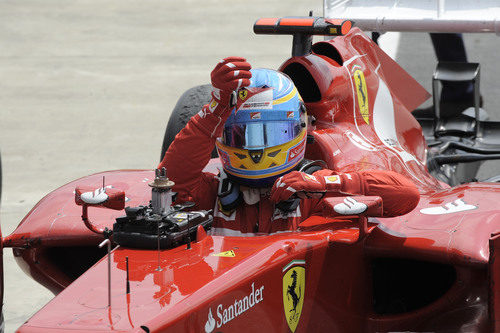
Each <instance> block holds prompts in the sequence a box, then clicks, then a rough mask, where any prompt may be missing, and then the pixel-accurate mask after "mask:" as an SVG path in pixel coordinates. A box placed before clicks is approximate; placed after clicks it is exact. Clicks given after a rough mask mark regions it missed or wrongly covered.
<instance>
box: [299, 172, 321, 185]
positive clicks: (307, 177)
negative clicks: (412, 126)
mask: <svg viewBox="0 0 500 333" xmlns="http://www.w3.org/2000/svg"><path fill="white" fill-rule="evenodd" d="M302 176H303V177H304V178H305V180H312V181H314V182H317V183H319V182H318V180H317V179H316V177H314V176H313V175H308V174H304V175H302Z"/></svg>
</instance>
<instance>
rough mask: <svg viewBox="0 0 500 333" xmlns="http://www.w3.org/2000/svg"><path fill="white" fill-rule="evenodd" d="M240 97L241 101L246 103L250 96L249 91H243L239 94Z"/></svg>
mask: <svg viewBox="0 0 500 333" xmlns="http://www.w3.org/2000/svg"><path fill="white" fill-rule="evenodd" d="M238 96H239V97H240V99H241V100H242V101H244V100H245V99H246V98H247V96H248V91H247V90H246V89H241V90H240V91H239V92H238Z"/></svg>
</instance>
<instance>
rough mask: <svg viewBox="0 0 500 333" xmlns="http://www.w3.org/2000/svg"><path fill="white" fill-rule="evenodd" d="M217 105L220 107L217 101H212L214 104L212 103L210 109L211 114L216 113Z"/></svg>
mask: <svg viewBox="0 0 500 333" xmlns="http://www.w3.org/2000/svg"><path fill="white" fill-rule="evenodd" d="M217 105H219V104H218V103H217V101H216V100H215V99H212V102H210V105H209V107H208V109H209V110H210V112H214V110H215V108H216V107H217Z"/></svg>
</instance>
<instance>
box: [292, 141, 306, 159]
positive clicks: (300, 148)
mask: <svg viewBox="0 0 500 333" xmlns="http://www.w3.org/2000/svg"><path fill="white" fill-rule="evenodd" d="M304 147H305V141H302V142H301V143H300V144H299V145H298V146H297V147H295V148H292V149H291V150H290V155H289V156H288V161H291V160H293V159H294V158H295V157H297V156H300V154H302V153H303V152H304Z"/></svg>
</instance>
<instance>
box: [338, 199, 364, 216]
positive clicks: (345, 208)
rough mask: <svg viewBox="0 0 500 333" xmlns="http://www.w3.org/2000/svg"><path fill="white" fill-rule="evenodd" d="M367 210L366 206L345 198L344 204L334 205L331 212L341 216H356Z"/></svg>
mask: <svg viewBox="0 0 500 333" xmlns="http://www.w3.org/2000/svg"><path fill="white" fill-rule="evenodd" d="M367 208H368V206H367V205H366V204H364V203H362V202H358V201H356V200H354V199H353V198H350V197H347V198H345V199H344V202H342V203H339V204H336V205H335V206H334V207H333V210H334V211H336V212H337V213H339V214H341V215H357V214H361V213H363V212H364V211H366V209H367Z"/></svg>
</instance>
